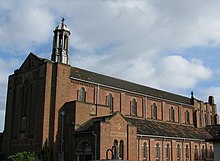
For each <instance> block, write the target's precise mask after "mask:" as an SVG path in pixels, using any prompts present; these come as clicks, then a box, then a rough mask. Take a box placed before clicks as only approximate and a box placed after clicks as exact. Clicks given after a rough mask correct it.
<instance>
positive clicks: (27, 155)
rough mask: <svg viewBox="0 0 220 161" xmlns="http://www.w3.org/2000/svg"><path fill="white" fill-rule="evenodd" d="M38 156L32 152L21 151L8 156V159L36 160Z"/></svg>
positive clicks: (18, 160)
mask: <svg viewBox="0 0 220 161" xmlns="http://www.w3.org/2000/svg"><path fill="white" fill-rule="evenodd" d="M36 159H37V156H36V155H35V154H34V153H32V152H26V151H24V152H20V153H16V154H15V155H11V156H9V157H8V158H7V161H36Z"/></svg>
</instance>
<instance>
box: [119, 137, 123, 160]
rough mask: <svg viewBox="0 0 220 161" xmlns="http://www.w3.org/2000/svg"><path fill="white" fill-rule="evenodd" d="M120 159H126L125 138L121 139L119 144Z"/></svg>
mask: <svg viewBox="0 0 220 161" xmlns="http://www.w3.org/2000/svg"><path fill="white" fill-rule="evenodd" d="M119 159H122V160H123V159H124V142H123V140H121V141H120V144H119Z"/></svg>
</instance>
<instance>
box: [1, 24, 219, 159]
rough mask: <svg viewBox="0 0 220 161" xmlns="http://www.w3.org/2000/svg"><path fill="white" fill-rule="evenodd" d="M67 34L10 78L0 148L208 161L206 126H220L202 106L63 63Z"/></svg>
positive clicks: (67, 155)
mask: <svg viewBox="0 0 220 161" xmlns="http://www.w3.org/2000/svg"><path fill="white" fill-rule="evenodd" d="M69 36H70V30H69V29H68V27H67V25H66V24H64V21H62V22H61V23H60V24H59V25H58V26H57V27H56V28H55V30H54V37H53V49H52V56H51V60H48V59H45V58H39V57H38V56H36V55H35V54H33V53H30V54H29V55H28V57H27V58H26V60H25V61H24V62H23V64H22V65H21V66H20V68H19V69H17V70H15V71H14V73H13V74H12V75H10V76H9V81H8V91H7V103H6V117H5V118H6V119H5V129H4V138H3V150H4V152H5V153H6V154H14V153H16V152H19V151H33V152H36V153H39V152H40V151H41V149H42V146H43V145H44V144H45V142H47V143H48V144H49V146H50V147H51V148H52V149H53V156H54V159H55V160H61V161H64V160H65V161H73V160H74V161H89V160H102V159H118V160H123V159H124V160H130V161H164V160H166V161H183V160H184V161H194V160H213V158H214V156H213V154H214V153H213V152H214V146H213V143H212V142H210V141H208V140H210V139H211V138H212V136H211V135H210V133H209V130H208V128H207V127H209V126H211V125H216V124H218V115H217V111H216V109H217V108H216V104H215V102H214V97H212V96H209V97H208V100H207V102H203V101H201V100H198V99H196V98H194V95H193V93H192V94H191V96H190V97H185V96H181V95H177V94H174V93H169V92H166V91H162V90H158V89H154V88H150V87H147V86H143V85H139V84H135V83H132V82H128V81H125V80H120V79H117V78H113V77H109V76H106V75H102V74H98V73H94V72H91V71H88V70H84V69H80V68H76V67H73V66H71V65H69V51H68V50H69Z"/></svg>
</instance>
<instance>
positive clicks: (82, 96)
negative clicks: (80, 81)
mask: <svg viewBox="0 0 220 161" xmlns="http://www.w3.org/2000/svg"><path fill="white" fill-rule="evenodd" d="M79 101H82V102H86V91H85V89H84V88H83V87H82V88H81V89H80V90H79Z"/></svg>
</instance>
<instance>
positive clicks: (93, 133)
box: [92, 131, 97, 160]
mask: <svg viewBox="0 0 220 161" xmlns="http://www.w3.org/2000/svg"><path fill="white" fill-rule="evenodd" d="M92 135H94V136H95V150H94V151H95V157H94V159H95V160H96V150H97V149H96V148H97V135H96V134H95V132H94V131H92Z"/></svg>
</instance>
